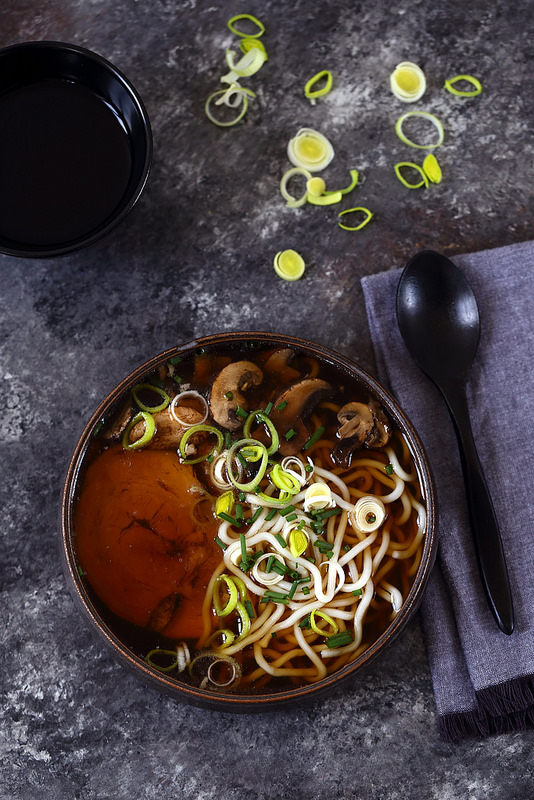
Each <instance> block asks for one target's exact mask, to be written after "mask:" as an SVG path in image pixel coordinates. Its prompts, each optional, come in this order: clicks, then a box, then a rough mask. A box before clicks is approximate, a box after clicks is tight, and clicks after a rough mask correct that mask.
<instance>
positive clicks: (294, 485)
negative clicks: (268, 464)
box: [269, 464, 300, 494]
mask: <svg viewBox="0 0 534 800" xmlns="http://www.w3.org/2000/svg"><path fill="white" fill-rule="evenodd" d="M269 478H270V480H271V481H272V483H273V484H274V485H275V486H276V488H277V489H281V490H282V491H284V492H289V494H298V493H299V492H300V482H299V480H298V478H297V477H296V476H295V475H293V474H292V473H290V472H287V471H286V470H285V469H283V467H282V466H281V465H280V464H275V465H274V467H273V468H272V469H271V471H270V473H269Z"/></svg>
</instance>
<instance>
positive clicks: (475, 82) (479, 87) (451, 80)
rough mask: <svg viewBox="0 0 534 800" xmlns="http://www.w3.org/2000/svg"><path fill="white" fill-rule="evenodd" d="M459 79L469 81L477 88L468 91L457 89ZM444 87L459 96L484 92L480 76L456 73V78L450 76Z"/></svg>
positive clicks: (473, 95)
mask: <svg viewBox="0 0 534 800" xmlns="http://www.w3.org/2000/svg"><path fill="white" fill-rule="evenodd" d="M459 81H467V83H470V84H471V85H472V86H474V87H475V88H474V89H471V90H468V91H462V90H461V89H457V88H456V86H455V85H454V84H455V83H457V82H459ZM443 88H444V89H447V91H448V92H450V93H451V94H455V95H457V96H458V97H475V96H476V95H477V94H480V93H481V92H482V84H481V83H480V81H479V80H478V78H473V76H472V75H456V77H455V78H449V80H447V81H445V85H444V87H443Z"/></svg>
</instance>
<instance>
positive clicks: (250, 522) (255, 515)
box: [246, 506, 263, 525]
mask: <svg viewBox="0 0 534 800" xmlns="http://www.w3.org/2000/svg"><path fill="white" fill-rule="evenodd" d="M262 511H263V508H262V507H261V506H258V508H257V509H256V511H255V512H254V514H253V515H252V516H251V517H249V518H248V519H247V520H246V524H247V525H252V524H253V523H254V522H256V520H257V519H258V517H259V516H260V514H261V512H262Z"/></svg>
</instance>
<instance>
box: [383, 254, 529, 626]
mask: <svg viewBox="0 0 534 800" xmlns="http://www.w3.org/2000/svg"><path fill="white" fill-rule="evenodd" d="M397 320H398V324H399V329H400V332H401V335H402V338H403V339H404V342H405V344H406V347H407V348H408V350H409V352H410V354H411V356H412V358H413V359H414V361H415V362H416V364H418V366H419V367H420V368H421V369H422V370H423V372H425V373H426V375H427V376H428V377H429V378H430V379H431V380H432V381H433V382H434V383H435V384H436V386H437V387H438V389H439V390H440V392H441V394H442V395H443V397H444V399H445V402H446V403H447V406H448V409H449V412H450V414H451V417H452V420H453V422H454V427H455V429H456V435H457V438H458V445H459V449H460V458H461V463H462V471H463V476H464V482H465V488H466V495H467V503H468V508H469V518H470V522H471V529H472V532H473V538H474V543H475V551H476V554H477V559H478V565H479V569H480V575H481V578H482V583H483V586H484V590H485V592H486V597H487V600H488V605H489V607H490V609H491V611H492V613H493V616H494V617H495V620H496V621H497V624H498V626H499V628H500V629H501V631H503V633H507V634H511V633H512V632H513V630H514V611H513V604H512V597H511V593H510V583H509V580H508V571H507V568H506V562H505V559H504V552H503V547H502V542H501V535H500V532H499V526H498V523H497V518H496V516H495V511H494V508H493V503H492V501H491V496H490V493H489V490H488V487H487V484H486V480H485V478H484V474H483V471H482V467H481V465H480V461H479V458H478V454H477V451H476V447H475V442H474V439H473V433H472V430H471V423H470V421H469V410H468V406H467V399H466V392H465V385H466V381H467V376H468V374H469V370H470V368H471V364H472V363H473V359H474V357H475V354H476V351H477V348H478V342H479V338H480V317H479V312H478V306H477V302H476V298H475V295H474V293H473V290H472V288H471V286H470V285H469V283H468V281H467V279H466V278H465V276H464V274H463V272H461V271H460V270H459V269H458V267H456V266H455V265H454V264H453V263H452V261H450V260H449V259H448V258H446V257H445V256H443V255H440V254H439V253H436V252H434V251H433V250H423V251H421V252H419V253H417V254H416V255H415V256H414V257H413V258H411V259H410V261H408V263H407V264H406V267H405V268H404V270H403V272H402V275H401V277H400V280H399V284H398V287H397Z"/></svg>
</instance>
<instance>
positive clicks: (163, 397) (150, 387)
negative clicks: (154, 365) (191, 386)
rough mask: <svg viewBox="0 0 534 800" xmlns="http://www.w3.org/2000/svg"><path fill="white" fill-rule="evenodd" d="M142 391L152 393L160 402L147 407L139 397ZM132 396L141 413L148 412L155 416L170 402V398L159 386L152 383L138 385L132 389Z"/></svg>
mask: <svg viewBox="0 0 534 800" xmlns="http://www.w3.org/2000/svg"><path fill="white" fill-rule="evenodd" d="M143 391H145V392H154V394H157V395H159V398H160V402H159V403H156V405H154V406H149V405H148V404H147V403H145V402H143V401H142V400H141V398H140V397H139V395H140V393H141V392H143ZM132 395H133V398H134V400H135V402H136V403H137V405H138V406H139V408H140V409H141V411H149V412H150V413H151V414H156V413H157V412H158V411H163V410H164V409H165V408H167V406H168V405H169V403H170V402H171V398H170V397H169V395H168V394H167V392H166V391H165V390H164V389H162V388H161V387H160V386H154V384H152V383H138V384H137V386H134V387H133V389H132Z"/></svg>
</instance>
